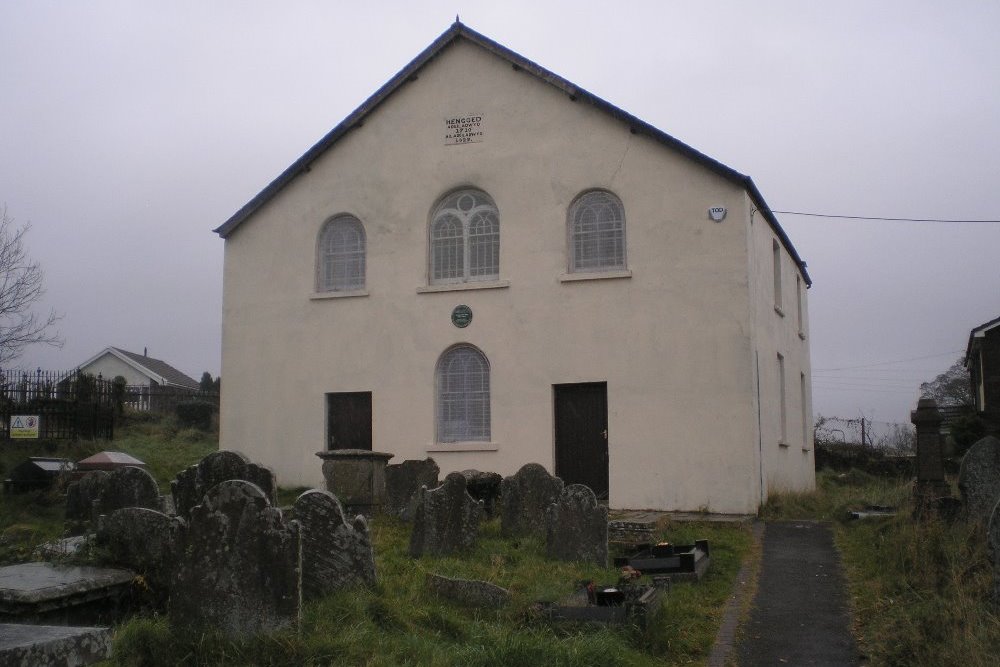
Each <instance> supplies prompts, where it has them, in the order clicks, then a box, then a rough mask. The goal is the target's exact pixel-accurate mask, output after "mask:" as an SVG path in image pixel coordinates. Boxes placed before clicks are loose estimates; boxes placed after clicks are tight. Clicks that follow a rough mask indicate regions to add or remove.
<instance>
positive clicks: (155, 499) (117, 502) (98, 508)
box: [94, 466, 163, 518]
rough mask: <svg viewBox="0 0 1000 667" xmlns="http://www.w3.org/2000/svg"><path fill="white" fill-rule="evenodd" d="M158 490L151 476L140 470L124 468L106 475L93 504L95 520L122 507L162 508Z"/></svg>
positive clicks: (129, 467)
mask: <svg viewBox="0 0 1000 667" xmlns="http://www.w3.org/2000/svg"><path fill="white" fill-rule="evenodd" d="M162 506H163V505H162V503H161V501H160V488H159V487H158V486H157V485H156V480H155V479H153V476H152V475H150V474H149V473H148V472H146V471H145V470H143V469H142V468H136V467H135V466H126V467H124V468H116V469H115V470H113V471H111V472H110V473H108V477H107V481H106V482H105V483H104V488H103V489H102V490H101V493H100V494H99V495H98V496H97V499H96V502H95V503H94V515H95V518H96V517H97V516H100V515H102V514H110V513H111V512H114V511H115V510H118V509H122V508H124V507H145V508H147V509H151V510H160V509H161V508H162Z"/></svg>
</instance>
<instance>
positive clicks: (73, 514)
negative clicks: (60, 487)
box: [66, 470, 108, 522]
mask: <svg viewBox="0 0 1000 667" xmlns="http://www.w3.org/2000/svg"><path fill="white" fill-rule="evenodd" d="M107 483H108V473H106V472H104V471H103V470H96V471H94V472H88V473H87V474H86V475H84V476H83V477H81V478H80V479H79V481H76V482H73V483H71V484H70V485H69V486H68V487H67V488H66V520H67V521H70V522H81V521H90V520H91V518H92V517H93V515H94V502H95V501H96V500H97V499H98V498H99V497H100V495H101V493H103V491H104V487H105V485H106V484H107Z"/></svg>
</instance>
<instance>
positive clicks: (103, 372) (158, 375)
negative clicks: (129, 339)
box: [79, 347, 199, 391]
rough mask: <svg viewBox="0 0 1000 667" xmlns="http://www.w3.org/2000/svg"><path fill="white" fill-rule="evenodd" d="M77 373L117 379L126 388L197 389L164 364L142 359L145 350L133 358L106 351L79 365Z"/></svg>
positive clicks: (193, 382)
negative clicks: (123, 383)
mask: <svg viewBox="0 0 1000 667" xmlns="http://www.w3.org/2000/svg"><path fill="white" fill-rule="evenodd" d="M79 369H80V372H82V373H90V374H91V375H94V376H97V375H100V376H101V377H103V378H104V379H105V380H112V379H114V378H115V377H117V376H119V375H120V376H122V377H124V378H125V383H126V384H128V385H129V386H147V387H176V388H178V389H186V390H191V391H197V390H198V389H199V385H198V381H197V380H195V379H194V378H192V377H189V376H188V375H185V374H184V373H182V372H181V371H179V370H177V369H176V368H174V367H173V366H171V365H170V364H168V363H167V362H165V361H161V360H160V359H153V358H152V357H149V356H146V351H145V350H143V353H142V354H136V353H135V352H127V351H125V350H122V349H119V348H117V347H107V348H104V349H103V350H101V351H100V352H99V353H97V354H95V355H94V356H93V357H91V358H90V359H88V360H87V361H85V362H83V363H82V364H80V366H79Z"/></svg>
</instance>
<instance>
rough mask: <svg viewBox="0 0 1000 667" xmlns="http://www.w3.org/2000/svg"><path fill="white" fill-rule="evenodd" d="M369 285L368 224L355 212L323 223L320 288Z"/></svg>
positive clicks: (333, 289) (329, 290) (342, 288)
mask: <svg viewBox="0 0 1000 667" xmlns="http://www.w3.org/2000/svg"><path fill="white" fill-rule="evenodd" d="M364 287H365V228H364V226H363V225H362V224H361V221H360V220H358V219H357V218H355V217H354V216H353V215H338V216H336V217H335V218H332V219H330V220H329V221H328V222H327V223H326V224H325V225H323V231H322V232H320V235H319V271H318V275H317V280H316V289H317V290H318V291H320V292H341V291H350V290H360V289H364Z"/></svg>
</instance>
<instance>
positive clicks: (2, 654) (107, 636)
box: [0, 623, 111, 667]
mask: <svg viewBox="0 0 1000 667" xmlns="http://www.w3.org/2000/svg"><path fill="white" fill-rule="evenodd" d="M110 657H111V629H110V628H78V627H65V626H59V625H21V624H11V623H0V665H7V666H9V667H35V666H36V665H90V664H93V663H95V662H100V661H101V660H107V659H108V658H110Z"/></svg>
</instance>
